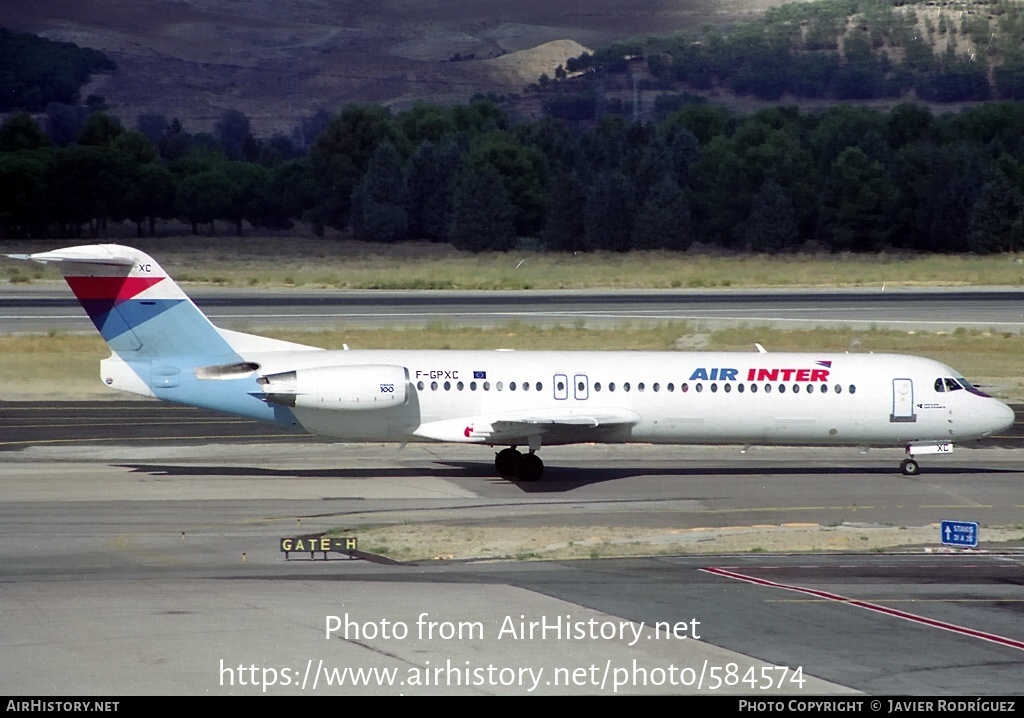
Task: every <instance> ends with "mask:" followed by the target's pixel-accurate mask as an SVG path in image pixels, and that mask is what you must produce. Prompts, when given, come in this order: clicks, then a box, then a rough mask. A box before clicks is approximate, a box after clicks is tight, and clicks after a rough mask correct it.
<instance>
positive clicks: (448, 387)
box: [444, 381, 452, 391]
mask: <svg viewBox="0 0 1024 718" xmlns="http://www.w3.org/2000/svg"><path fill="white" fill-rule="evenodd" d="M444 390H445V391H451V390H452V383H451V382H450V381H446V382H445V383H444Z"/></svg>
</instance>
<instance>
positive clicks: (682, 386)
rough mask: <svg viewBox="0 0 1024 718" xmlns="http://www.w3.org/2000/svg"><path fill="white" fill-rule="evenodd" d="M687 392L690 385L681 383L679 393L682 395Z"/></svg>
mask: <svg viewBox="0 0 1024 718" xmlns="http://www.w3.org/2000/svg"><path fill="white" fill-rule="evenodd" d="M689 390H690V385H689V384H687V383H686V382H683V383H682V384H680V385H679V391H681V392H683V393H684V394H685V393H686V392H688V391H689Z"/></svg>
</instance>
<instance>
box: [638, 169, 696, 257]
mask: <svg viewBox="0 0 1024 718" xmlns="http://www.w3.org/2000/svg"><path fill="white" fill-rule="evenodd" d="M692 243H693V232H692V229H691V227H690V204H689V202H687V201H686V195H684V194H683V192H682V190H680V189H679V185H677V184H676V183H675V180H673V179H672V177H670V176H668V175H665V176H664V177H662V179H661V181H660V182H658V183H657V184H655V185H654V186H653V187H652V188H651V191H650V192H649V193H648V195H647V198H646V199H645V200H644V202H643V205H641V207H640V212H639V213H638V214H637V217H636V223H635V224H634V225H633V243H632V244H633V248H634V249H673V250H684V249H688V248H689V247H690V245H691V244H692Z"/></svg>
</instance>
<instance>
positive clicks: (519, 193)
mask: <svg viewBox="0 0 1024 718" xmlns="http://www.w3.org/2000/svg"><path fill="white" fill-rule="evenodd" d="M467 161H468V162H469V163H470V164H471V165H474V166H476V167H478V168H484V167H491V168H493V169H494V170H496V171H497V172H498V174H499V175H500V176H501V180H502V182H503V183H504V185H505V192H506V195H507V196H508V198H509V200H511V202H512V204H513V205H515V207H516V209H517V212H516V231H517V232H518V233H519V235H520V236H523V237H532V236H536V234H537V233H538V232H540V231H541V229H542V228H543V226H544V217H545V215H546V214H547V162H546V160H545V157H544V155H543V154H541V153H540V151H539V150H538V149H536V148H535V147H524V146H523V145H522V144H520V143H519V142H517V141H516V140H515V137H514V136H513V135H512V134H511V133H509V132H505V131H503V130H495V131H492V132H488V133H486V134H483V135H481V136H479V137H478V138H477V140H476V142H474V144H473V146H472V148H471V149H470V152H469V157H468V160H467Z"/></svg>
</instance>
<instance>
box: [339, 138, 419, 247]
mask: <svg viewBox="0 0 1024 718" xmlns="http://www.w3.org/2000/svg"><path fill="white" fill-rule="evenodd" d="M352 230H353V232H354V233H355V237H356V239H362V240H367V241H371V242H398V241H401V240H404V239H408V238H409V213H408V198H407V193H406V190H405V173H404V171H403V167H402V158H401V157H400V156H399V155H398V151H397V150H396V149H395V146H394V145H392V144H391V143H390V142H388V141H387V140H385V141H383V142H381V143H380V144H379V145H378V146H377V149H376V151H374V153H373V158H372V159H371V160H370V166H369V167H368V168H367V170H366V174H365V175H363V178H362V179H361V180H360V181H359V184H357V185H356V188H355V190H354V191H353V193H352Z"/></svg>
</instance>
